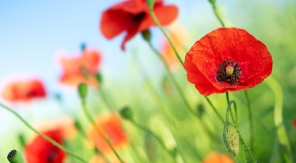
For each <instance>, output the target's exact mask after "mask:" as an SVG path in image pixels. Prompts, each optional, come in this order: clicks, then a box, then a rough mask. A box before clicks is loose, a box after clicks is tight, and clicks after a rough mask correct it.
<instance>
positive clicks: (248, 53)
mask: <svg viewBox="0 0 296 163" xmlns="http://www.w3.org/2000/svg"><path fill="white" fill-rule="evenodd" d="M184 68H185V69H186V71H187V79H188V81H189V82H191V83H193V84H195V88H196V89H197V90H198V91H199V93H200V94H203V95H205V96H208V95H211V94H213V93H224V92H227V91H238V90H243V89H248V88H252V87H254V86H255V85H257V84H259V83H261V82H262V81H263V80H264V79H265V78H266V77H268V76H269V75H270V74H271V71H272V58H271V55H270V53H269V51H268V50H267V47H266V46H265V45H264V44H263V43H262V42H260V41H259V40H257V39H256V38H255V37H254V36H252V35H251V34H249V33H248V32H247V31H245V30H243V29H237V28H219V29H216V30H214V31H212V32H210V33H208V34H207V35H205V36H204V37H202V38H201V39H200V40H198V41H196V42H195V43H194V45H193V46H192V47H191V49H190V51H189V52H187V54H186V57H185V63H184Z"/></svg>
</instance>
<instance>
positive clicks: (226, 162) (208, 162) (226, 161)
mask: <svg viewBox="0 0 296 163" xmlns="http://www.w3.org/2000/svg"><path fill="white" fill-rule="evenodd" d="M202 163H233V161H232V160H231V158H230V157H229V156H228V155H224V154H219V153H216V152H213V153H210V154H208V155H207V156H206V158H205V159H204V160H203V162H202Z"/></svg>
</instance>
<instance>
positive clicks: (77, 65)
mask: <svg viewBox="0 0 296 163" xmlns="http://www.w3.org/2000/svg"><path fill="white" fill-rule="evenodd" d="M100 62H101V55H100V53H99V52H98V51H97V50H90V49H87V48H84V49H83V51H82V54H81V55H80V56H76V57H72V58H71V57H62V58H61V64H62V68H63V74H62V76H61V77H60V82H61V83H63V84H67V85H74V86H77V85H78V84H80V83H86V84H89V85H91V86H97V85H98V81H97V79H96V77H95V75H96V74H97V72H98V68H99V65H100Z"/></svg>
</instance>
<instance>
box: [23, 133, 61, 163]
mask: <svg viewBox="0 0 296 163" xmlns="http://www.w3.org/2000/svg"><path fill="white" fill-rule="evenodd" d="M44 134H45V135H46V136H48V137H50V138H51V139H53V140H54V141H56V142H57V143H59V144H62V142H63V139H64V137H63V134H62V131H61V130H60V129H55V130H50V131H47V132H45V133H44ZM25 157H26V160H27V162H28V163H41V162H42V163H62V162H63V160H64V159H65V157H66V153H65V152H64V151H62V150H60V149H59V148H57V147H55V146H54V145H52V144H51V143H49V142H48V141H46V140H45V139H43V138H42V137H40V136H37V137H36V138H35V139H34V140H33V141H32V142H30V143H29V144H27V145H26V146H25Z"/></svg>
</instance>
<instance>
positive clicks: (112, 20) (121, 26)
mask: <svg viewBox="0 0 296 163" xmlns="http://www.w3.org/2000/svg"><path fill="white" fill-rule="evenodd" d="M132 17H133V15H132V14H130V13H127V12H124V11H122V10H112V9H109V10H107V11H105V12H103V14H102V19H101V23H100V28H101V32H102V34H103V35H104V36H105V37H106V38H107V39H112V38H113V37H115V36H117V35H119V34H120V33H122V32H124V31H126V30H128V29H130V28H131V27H132V26H133V25H134V23H133V21H132Z"/></svg>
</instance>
